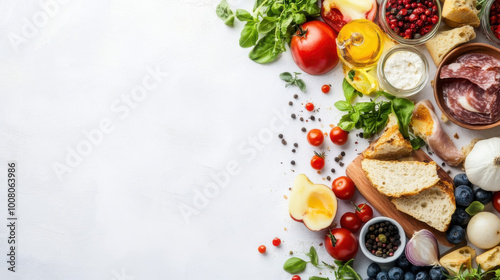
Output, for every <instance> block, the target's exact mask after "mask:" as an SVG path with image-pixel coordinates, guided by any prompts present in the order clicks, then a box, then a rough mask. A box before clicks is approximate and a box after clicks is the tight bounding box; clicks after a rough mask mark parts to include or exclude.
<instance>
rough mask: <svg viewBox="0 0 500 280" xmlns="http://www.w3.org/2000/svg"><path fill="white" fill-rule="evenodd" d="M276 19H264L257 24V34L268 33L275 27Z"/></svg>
mask: <svg viewBox="0 0 500 280" xmlns="http://www.w3.org/2000/svg"><path fill="white" fill-rule="evenodd" d="M277 20H278V19H277V18H274V17H264V18H263V19H262V21H261V22H259V24H257V31H259V33H263V34H265V33H268V32H270V31H271V30H273V29H274V28H275V27H276V21H277Z"/></svg>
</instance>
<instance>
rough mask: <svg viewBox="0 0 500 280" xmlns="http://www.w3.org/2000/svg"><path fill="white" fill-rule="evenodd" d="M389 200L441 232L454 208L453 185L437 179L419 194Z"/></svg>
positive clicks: (449, 220) (399, 208)
mask: <svg viewBox="0 0 500 280" xmlns="http://www.w3.org/2000/svg"><path fill="white" fill-rule="evenodd" d="M391 201H392V203H393V204H394V205H395V206H396V208H397V209H398V210H399V211H401V212H403V213H406V214H408V215H410V216H412V217H413V218H415V219H417V220H419V221H422V222H424V223H426V224H428V225H429V226H431V227H433V228H435V229H437V230H439V231H441V232H445V231H446V230H448V227H449V226H450V222H451V216H452V215H453V213H454V212H455V209H456V206H455V195H454V193H453V186H452V185H451V184H450V183H448V182H446V181H439V182H438V183H437V184H436V185H435V186H433V187H431V188H430V189H427V190H425V191H422V192H421V193H419V194H416V195H412V196H406V197H400V198H393V199H392V200H391Z"/></svg>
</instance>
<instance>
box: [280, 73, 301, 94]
mask: <svg viewBox="0 0 500 280" xmlns="http://www.w3.org/2000/svg"><path fill="white" fill-rule="evenodd" d="M293 73H294V76H292V74H290V72H283V73H281V74H280V79H282V80H283V81H285V82H287V83H286V85H285V87H289V86H291V85H294V86H298V87H299V89H300V90H301V91H302V92H306V83H305V82H304V81H303V80H302V79H299V78H297V76H298V75H300V74H301V73H297V72H293Z"/></svg>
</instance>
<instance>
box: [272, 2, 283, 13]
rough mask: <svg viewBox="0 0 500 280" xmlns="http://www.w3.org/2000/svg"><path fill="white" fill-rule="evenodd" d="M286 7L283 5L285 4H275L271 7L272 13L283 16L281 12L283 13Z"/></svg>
mask: <svg viewBox="0 0 500 280" xmlns="http://www.w3.org/2000/svg"><path fill="white" fill-rule="evenodd" d="M284 7H285V6H284V5H283V3H280V2H274V3H273V5H272V6H271V11H272V12H273V13H274V14H276V15H279V14H281V12H282V11H283V8H284ZM268 15H269V12H268Z"/></svg>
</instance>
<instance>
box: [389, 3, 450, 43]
mask: <svg viewBox="0 0 500 280" xmlns="http://www.w3.org/2000/svg"><path fill="white" fill-rule="evenodd" d="M440 24H441V4H440V3H439V0H383V1H382V3H381V4H380V8H379V25H380V26H381V27H382V29H383V30H384V31H385V32H386V33H387V34H388V35H389V36H390V37H391V38H392V39H393V40H395V41H397V42H399V43H401V44H406V45H421V44H423V43H425V42H426V41H428V40H429V39H431V38H432V37H433V36H434V35H436V33H437V31H438V29H439V25H440Z"/></svg>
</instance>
